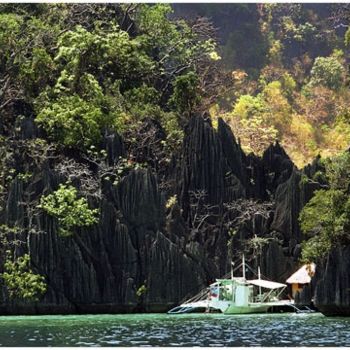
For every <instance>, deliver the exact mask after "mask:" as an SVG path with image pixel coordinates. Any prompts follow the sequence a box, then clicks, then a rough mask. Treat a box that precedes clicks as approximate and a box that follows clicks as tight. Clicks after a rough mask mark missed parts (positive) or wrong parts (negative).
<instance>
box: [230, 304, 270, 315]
mask: <svg viewBox="0 0 350 350" xmlns="http://www.w3.org/2000/svg"><path fill="white" fill-rule="evenodd" d="M269 308H270V305H247V306H236V305H230V306H229V307H228V308H227V309H226V310H225V311H224V314H226V315H236V314H258V313H264V312H267V311H268V309H269Z"/></svg>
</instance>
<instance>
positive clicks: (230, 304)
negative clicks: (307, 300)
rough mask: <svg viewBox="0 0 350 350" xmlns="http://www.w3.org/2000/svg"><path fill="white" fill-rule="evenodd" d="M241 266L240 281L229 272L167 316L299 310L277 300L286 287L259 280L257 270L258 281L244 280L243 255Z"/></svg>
mask: <svg viewBox="0 0 350 350" xmlns="http://www.w3.org/2000/svg"><path fill="white" fill-rule="evenodd" d="M240 266H242V271H243V274H242V276H241V277H233V272H232V271H231V278H223V279H217V280H216V282H215V283H212V284H211V285H210V286H209V288H206V289H205V290H203V291H201V292H200V293H199V294H197V295H196V296H195V297H193V298H191V299H190V300H187V301H185V302H184V303H182V304H181V305H179V306H177V307H175V308H173V309H171V310H170V311H168V313H170V314H179V313H188V312H194V311H196V310H200V309H202V310H203V309H205V310H206V311H207V312H209V311H219V312H222V313H224V314H251V313H262V312H268V311H270V310H274V309H275V308H281V307H285V306H291V307H292V308H293V309H296V310H299V309H297V308H296V307H295V306H294V301H293V300H289V299H287V300H281V299H280V297H281V295H282V293H283V291H284V290H285V288H286V287H287V285H286V284H283V283H277V282H272V281H268V280H264V279H261V274H260V268H259V269H258V279H252V280H247V279H246V272H245V269H246V264H245V258H244V255H243V259H242V264H241V265H240ZM240 266H239V267H240ZM299 311H300V310H299Z"/></svg>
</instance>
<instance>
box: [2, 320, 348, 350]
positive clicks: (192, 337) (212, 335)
mask: <svg viewBox="0 0 350 350" xmlns="http://www.w3.org/2000/svg"><path fill="white" fill-rule="evenodd" d="M0 345H1V346H86V347H88V346H215V347H222V346H314V347H319V346H349V345H350V320H349V319H347V318H327V317H324V316H322V315H321V314H309V315H294V314H275V315H273V314H264V315H236V316H229V315H220V314H211V315H208V314H202V315H194V314H192V315H165V314H138V315H85V316H80V315H79V316H77V315H75V316H19V317H14V316H10V317H5V316H2V317H0Z"/></svg>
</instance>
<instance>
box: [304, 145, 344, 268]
mask: <svg viewBox="0 0 350 350" xmlns="http://www.w3.org/2000/svg"><path fill="white" fill-rule="evenodd" d="M349 160H350V155H349V154H348V152H346V153H344V154H343V155H341V156H339V157H337V158H334V159H332V160H330V161H328V162H327V163H326V176H327V179H328V180H329V183H330V188H329V189H327V190H324V189H322V190H318V191H316V192H315V193H314V196H313V197H312V198H311V199H310V201H309V202H308V203H307V204H306V205H305V207H304V208H303V210H302V211H301V213H300V216H299V220H300V224H301V229H302V231H303V232H304V234H306V235H307V236H308V237H311V238H309V239H308V240H307V241H305V242H303V245H302V259H303V260H304V261H309V262H311V261H315V260H318V259H322V258H324V257H325V256H326V255H327V254H328V253H329V251H330V250H331V249H332V248H334V247H336V246H338V245H342V244H347V243H348V242H349V241H350V197H349V194H348V189H349V183H350V177H349V174H350V173H349V172H350V161H349Z"/></svg>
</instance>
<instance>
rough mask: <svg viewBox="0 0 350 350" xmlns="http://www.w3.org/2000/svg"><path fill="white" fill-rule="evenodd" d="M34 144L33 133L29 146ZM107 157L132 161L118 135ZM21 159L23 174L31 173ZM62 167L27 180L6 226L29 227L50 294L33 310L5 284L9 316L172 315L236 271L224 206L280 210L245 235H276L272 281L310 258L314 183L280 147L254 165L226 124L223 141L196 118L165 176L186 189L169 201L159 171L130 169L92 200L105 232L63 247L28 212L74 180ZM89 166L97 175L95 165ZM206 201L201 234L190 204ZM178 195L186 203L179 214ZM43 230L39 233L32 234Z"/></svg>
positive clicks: (47, 220) (28, 247)
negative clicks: (307, 234)
mask: <svg viewBox="0 0 350 350" xmlns="http://www.w3.org/2000/svg"><path fill="white" fill-rule="evenodd" d="M35 135H36V131H35V130H34V129H33V130H31V131H30V132H29V133H28V134H23V135H22V134H21V135H20V136H19V137H20V138H22V139H24V138H34V137H35ZM102 147H103V148H104V149H105V150H106V152H107V161H108V162H107V163H108V165H110V166H112V165H114V164H116V163H117V162H118V160H119V158H120V157H122V158H124V157H127V150H126V148H125V146H124V143H123V140H122V139H121V137H120V136H118V135H117V134H114V133H112V132H106V134H105V138H104V140H103V142H102ZM22 153H23V152H19V154H18V161H17V163H16V164H18V165H15V167H17V166H18V168H19V167H22V166H23V163H25V161H24V162H23V160H21V154H22ZM69 156H70V155H69V154H66V155H65V157H69ZM74 157H75V161H79V156H77V155H74ZM54 161H55V158H54V157H53V160H52V161H51V160H50V162H45V163H44V164H42V165H40V166H39V168H37V169H36V170H35V171H34V173H33V176H32V177H31V178H30V180H29V181H27V182H25V181H24V180H21V179H20V178H19V177H18V176H17V178H15V179H14V180H13V181H12V183H11V184H10V185H9V190H8V195H7V200H6V205H5V207H4V209H3V210H2V213H1V221H2V223H4V224H7V225H9V226H14V225H19V226H21V227H23V228H24V230H23V233H22V235H23V237H22V238H23V240H24V242H25V243H24V244H23V245H21V246H20V248H18V251H17V253H16V254H17V255H18V256H19V255H21V254H23V253H25V252H29V253H30V256H31V263H32V267H33V270H34V271H36V272H38V273H40V274H42V275H44V276H45V278H46V281H47V284H48V291H47V293H46V294H45V296H44V297H43V298H42V299H41V300H40V301H38V302H36V303H28V302H27V303H24V302H20V301H10V299H9V297H8V295H7V291H6V288H5V286H4V285H1V289H0V290H1V293H0V312H2V313H71V312H73V313H74V312H133V311H157V312H159V311H165V310H167V309H168V308H169V307H170V306H171V305H174V304H176V303H178V302H179V301H180V300H182V299H183V298H185V297H189V296H191V295H193V294H195V293H196V292H198V291H199V290H200V289H201V288H203V287H205V286H207V285H208V283H210V282H212V281H213V280H214V279H215V278H217V277H220V276H222V275H223V274H225V273H227V272H228V271H229V270H230V265H231V264H230V259H231V258H230V254H229V251H228V245H227V244H228V240H229V238H230V236H229V234H228V229H229V228H228V227H227V225H224V223H223V218H224V217H225V215H226V210H227V209H226V206H225V203H230V202H231V203H232V202H234V201H236V200H237V199H240V198H251V199H255V200H259V201H272V202H275V206H274V210H273V211H272V212H271V215H270V217H269V218H265V219H263V218H261V217H258V216H257V217H255V218H254V220H253V222H252V223H250V224H248V225H245V226H244V227H243V228H242V232H240V233H241V234H242V237H248V238H249V236H252V235H257V236H261V237H264V236H268V235H270V234H272V233H276V234H277V236H278V237H279V240H278V241H273V242H271V243H270V244H269V245H268V246H266V247H265V248H264V250H263V251H262V254H261V258H260V264H261V267H262V273H263V274H264V275H265V276H267V277H269V278H272V279H275V280H279V281H281V282H284V280H285V278H286V277H288V275H289V274H290V273H291V272H294V267H295V266H296V265H295V263H296V261H297V259H298V254H299V251H300V249H298V244H299V243H300V240H301V239H302V237H301V234H300V229H299V226H298V221H297V218H298V214H299V212H300V210H301V208H302V206H303V205H304V204H305V203H306V201H307V200H308V199H309V198H310V196H311V194H312V192H313V191H314V190H315V189H317V186H316V185H315V184H314V182H313V181H311V180H310V181H302V178H303V177H302V174H301V173H300V172H299V171H298V170H297V169H296V168H295V167H294V166H293V164H292V162H291V160H290V159H289V157H288V156H287V154H286V153H285V152H284V150H283V148H282V147H281V146H280V145H278V144H276V145H273V146H271V147H269V148H268V149H267V151H266V152H265V153H264V155H263V157H262V158H259V157H257V156H254V155H252V154H250V155H245V154H244V152H243V151H242V149H241V147H240V145H239V144H238V143H237V142H236V140H235V138H234V136H233V134H232V132H231V130H230V128H229V127H228V126H227V125H226V124H225V122H224V121H223V120H221V119H219V121H218V128H217V130H216V129H214V128H213V127H212V125H211V122H210V119H209V118H207V117H206V116H205V115H204V116H195V117H193V118H192V119H191V120H190V121H189V123H188V126H187V128H186V133H185V139H184V142H183V147H182V151H181V154H180V155H179V156H178V159H175V160H173V162H172V164H173V165H171V166H172V167H174V168H172V169H175V166H176V169H177V170H176V171H175V170H173V171H170V170H169V169H168V170H166V171H163V170H162V179H163V180H164V178H163V177H164V176H165V175H164V174H169V175H167V176H169V177H171V179H172V180H173V179H176V181H172V182H171V184H172V185H171V186H172V187H171V188H170V189H169V188H168V189H167V191H166V192H165V191H163V190H162V187H161V186H160V180H159V176H158V174H157V173H156V170H155V167H149V168H143V169H134V170H132V169H129V170H128V172H126V173H123V175H122V176H121V177H120V178H118V179H113V178H111V177H110V176H104V177H103V178H100V179H98V180H99V182H100V185H99V187H100V195H97V193H96V195H95V194H94V193H92V194H90V195H89V197H88V198H89V203H90V205H91V206H93V207H95V208H99V212H100V217H99V222H98V224H96V225H94V226H93V227H90V228H84V229H76V230H75V232H74V235H73V236H71V237H60V236H59V235H58V225H57V221H56V219H55V218H52V217H50V216H48V215H46V214H44V213H43V212H40V214H39V215H37V216H35V217H30V215H31V213H29V212H28V206H26V205H25V203H27V204H28V201H29V202H30V201H33V200H35V199H38V198H40V196H41V195H43V194H48V193H50V192H52V191H53V190H55V189H57V188H58V185H59V183H61V182H64V181H65V178H64V177H63V175H62V174H59V173H58V172H57V171H56V168H55V166H54V164H53V162H54ZM157 164H158V163H157ZM88 166H91V171H92V172H93V171H94V164H88ZM314 168H315V169H311V170H308V171H309V173H308V174H307V175H308V178H311V177H312V174H314V173H315V171H317V169H316V168H317V167H314ZM21 169H22V168H21ZM18 172H19V170H18ZM96 176H97V175H96ZM113 181H114V183H113ZM80 185H81V182H79V181H78V182H77V186H78V187H79V186H80ZM199 190H200V191H204V193H205V196H204V199H203V203H202V204H201V205H202V208H211V209H210V210H211V212H210V215H208V216H207V217H206V218H205V219H204V221H203V222H204V224H202V223H200V224H199V223H198V222H197V223H196V224H195V222H194V216H195V211H196V208H195V207H194V206H193V203H192V202H191V193H193V192H196V191H199ZM169 193H171V194H172V195H173V196H174V195H175V194H176V195H177V197H175V196H174V198H176V199H177V200H174V201H173V203H172V204H171V205H169V204H167V202H168V200H169ZM32 219H33V220H35V227H36V228H37V230H36V231H37V232H34V231H33V232H32V231H30V230H29V228H30V225H31V224H30V222H29V221H30V220H32ZM29 231H30V232H29ZM243 231H244V232H243ZM234 244H235V243H234ZM2 264H3V261H0V265H1V266H2Z"/></svg>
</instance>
